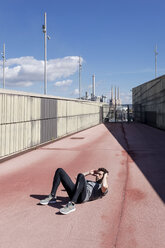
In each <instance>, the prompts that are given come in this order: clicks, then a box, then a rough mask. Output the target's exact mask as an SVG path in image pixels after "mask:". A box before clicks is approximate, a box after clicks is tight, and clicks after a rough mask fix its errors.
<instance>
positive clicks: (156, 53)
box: [155, 44, 158, 78]
mask: <svg viewBox="0 0 165 248" xmlns="http://www.w3.org/2000/svg"><path fill="white" fill-rule="evenodd" d="M157 55H158V52H157V44H156V45H155V78H156V77H157Z"/></svg>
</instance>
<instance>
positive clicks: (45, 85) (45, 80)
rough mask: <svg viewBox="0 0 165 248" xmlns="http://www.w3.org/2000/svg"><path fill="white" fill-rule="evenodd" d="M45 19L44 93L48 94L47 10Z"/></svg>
mask: <svg viewBox="0 0 165 248" xmlns="http://www.w3.org/2000/svg"><path fill="white" fill-rule="evenodd" d="M44 17H45V18H44V19H45V24H44V25H43V26H42V27H43V33H44V58H45V61H44V94H45V95H46V94H47V33H46V32H47V30H46V28H47V27H46V12H45V15H44Z"/></svg>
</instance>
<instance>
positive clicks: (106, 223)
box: [0, 123, 165, 248]
mask: <svg viewBox="0 0 165 248" xmlns="http://www.w3.org/2000/svg"><path fill="white" fill-rule="evenodd" d="M164 143H165V132H164V131H161V130H158V129H154V128H152V127H148V126H146V125H142V124H134V123H131V124H122V123H116V124H115V123H111V124H110V123H109V124H107V125H104V124H101V125H98V126H96V127H93V128H90V129H88V130H85V131H82V132H80V133H77V134H74V135H72V136H69V137H66V138H64V139H61V140H59V141H56V142H54V143H51V144H49V145H46V146H44V147H41V148H38V149H36V150H34V151H31V152H28V153H26V154H24V155H21V156H19V157H16V158H13V159H11V160H8V161H6V162H3V163H1V164H0V247H2V248H9V247H10V248H48V247H57V248H65V247H67V248H77V247H79V248H89V247H92V248H114V247H116V248H164V247H165V235H164V234H165V208H164V202H165V180H164V179H165V178H164V177H165V162H164V161H165V146H164ZM58 167H62V168H64V169H65V170H66V171H67V172H68V173H69V174H70V176H71V178H72V179H73V180H75V176H76V175H77V174H78V173H79V172H84V171H88V170H90V169H93V168H98V167H105V168H107V169H108V170H109V171H110V175H109V179H108V180H109V192H108V194H107V195H106V196H105V197H104V198H102V199H98V200H96V201H92V202H87V203H84V204H77V205H76V211H75V212H73V213H71V214H69V215H61V214H59V208H60V207H62V206H63V205H65V204H66V203H67V201H68V198H67V195H66V192H65V191H63V188H62V187H61V186H60V187H59V189H58V192H57V193H58V194H57V195H58V196H59V197H58V202H57V203H56V204H52V205H48V206H41V205H38V203H39V201H40V199H42V198H44V197H45V196H46V195H47V194H49V193H50V189H51V185H52V179H53V176H54V172H55V170H56V169H57V168H58Z"/></svg>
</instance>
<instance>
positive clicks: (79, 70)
mask: <svg viewBox="0 0 165 248" xmlns="http://www.w3.org/2000/svg"><path fill="white" fill-rule="evenodd" d="M80 98H81V58H80V56H79V99H80Z"/></svg>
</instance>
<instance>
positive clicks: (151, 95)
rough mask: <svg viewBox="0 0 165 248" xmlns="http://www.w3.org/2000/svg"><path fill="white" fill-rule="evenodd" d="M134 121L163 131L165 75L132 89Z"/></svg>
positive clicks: (164, 124)
mask: <svg viewBox="0 0 165 248" xmlns="http://www.w3.org/2000/svg"><path fill="white" fill-rule="evenodd" d="M132 100H133V111H134V119H135V121H139V122H143V123H146V124H148V125H152V126H155V127H158V128H161V129H165V75H163V76H161V77H159V78H156V79H154V80H152V81H149V82H147V83H144V84H141V85H139V86H138V87H136V88H133V89H132Z"/></svg>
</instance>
